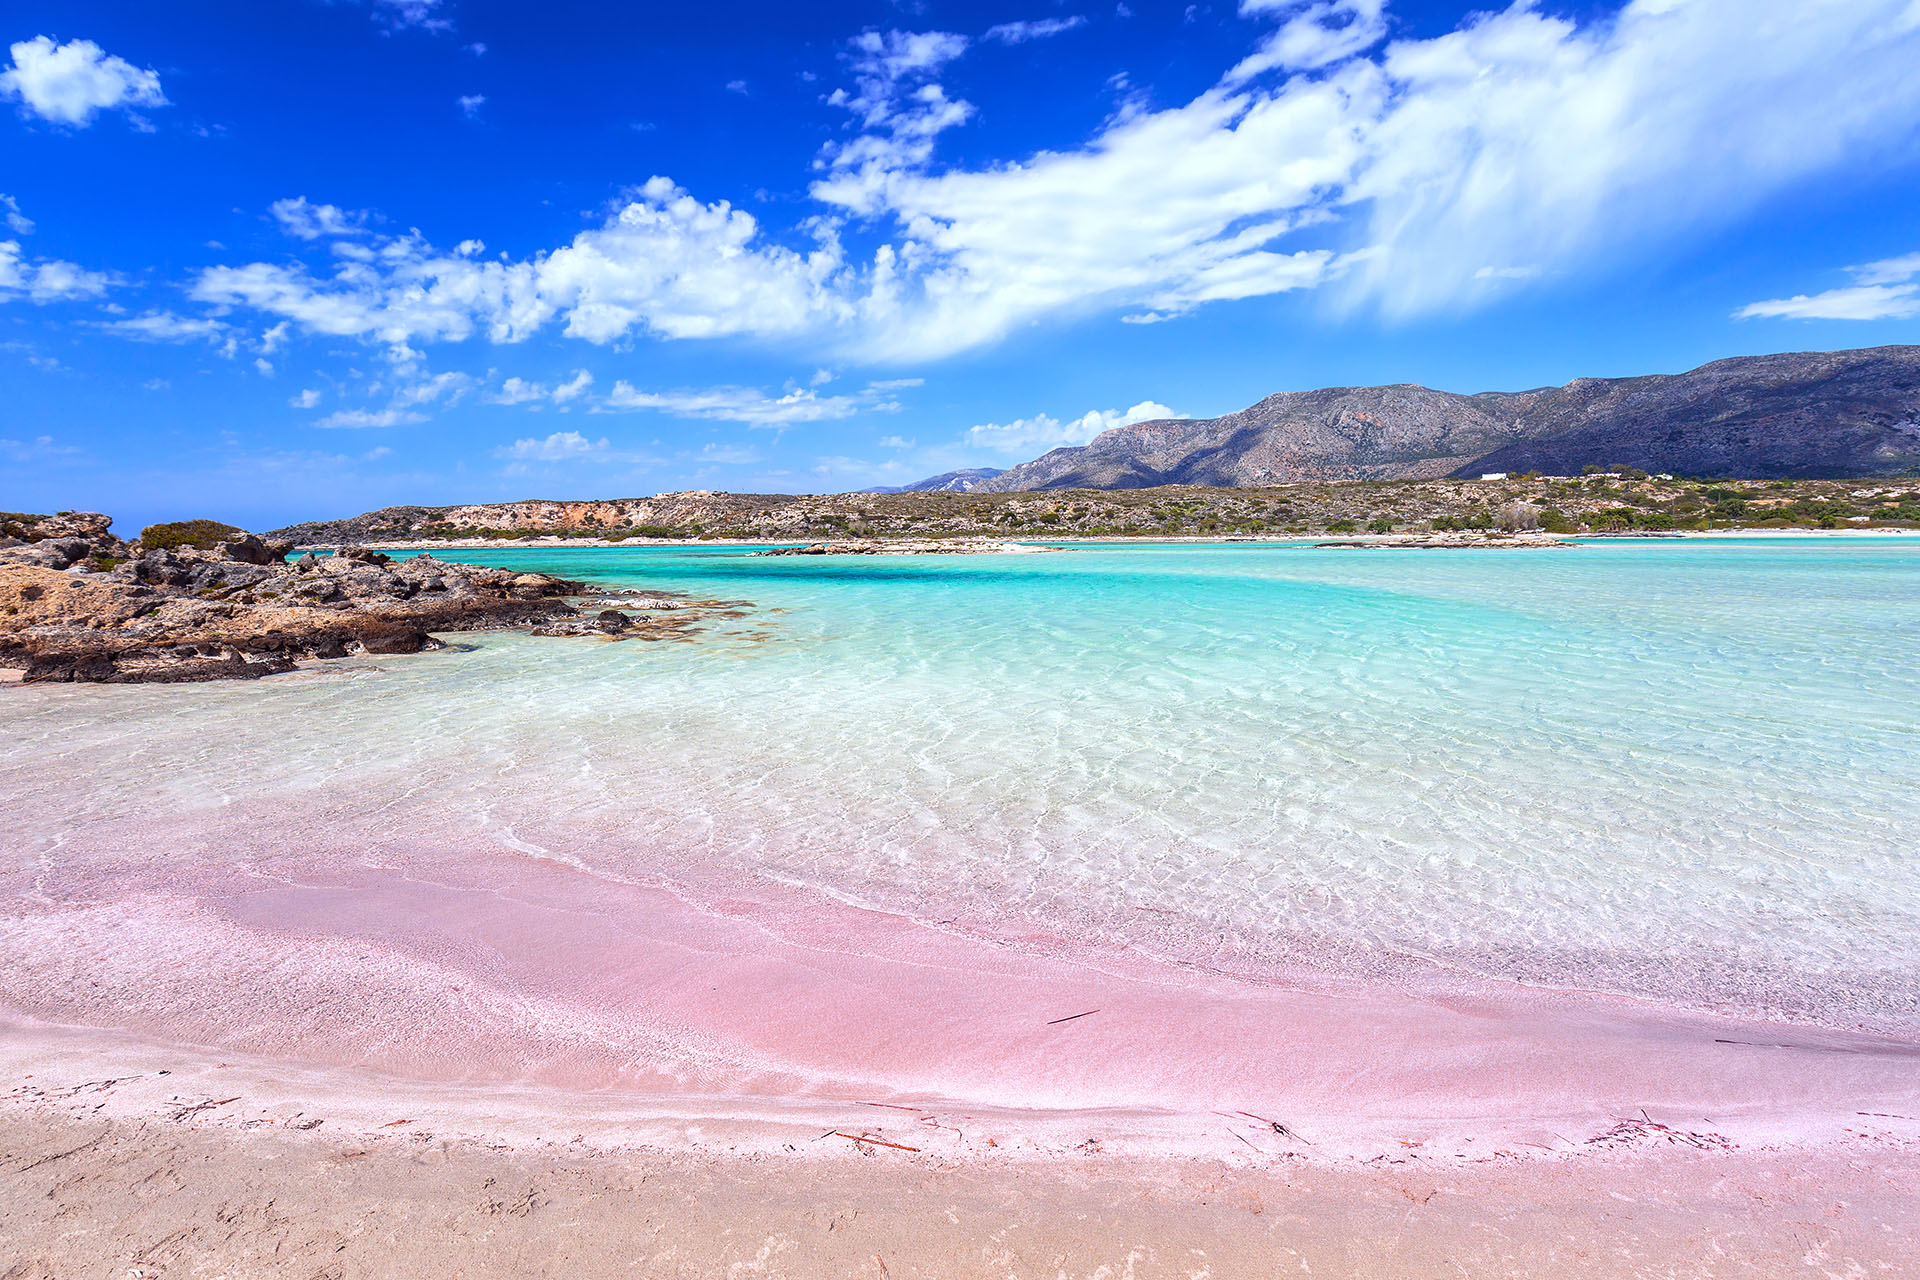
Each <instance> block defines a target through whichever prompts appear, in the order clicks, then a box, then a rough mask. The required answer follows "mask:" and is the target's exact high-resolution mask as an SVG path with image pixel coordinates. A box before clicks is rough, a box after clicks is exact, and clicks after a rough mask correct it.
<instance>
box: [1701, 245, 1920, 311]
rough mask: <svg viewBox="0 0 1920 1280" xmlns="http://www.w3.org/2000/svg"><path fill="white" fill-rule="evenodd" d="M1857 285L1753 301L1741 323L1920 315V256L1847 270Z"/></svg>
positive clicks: (1889, 260)
mask: <svg viewBox="0 0 1920 1280" xmlns="http://www.w3.org/2000/svg"><path fill="white" fill-rule="evenodd" d="M1847 273H1848V274H1849V275H1851V276H1852V277H1853V279H1854V283H1853V284H1851V285H1849V286H1846V287H1843V288H1839V289H1828V290H1826V291H1825V292H1824V293H1815V294H1804V293H1800V294H1795V295H1794V296H1793V297H1791V298H1774V299H1771V300H1769V301H1766V302H1750V303H1748V304H1747V305H1746V306H1744V307H1742V308H1740V309H1739V310H1738V311H1736V312H1734V313H1733V314H1734V317H1735V318H1736V319H1739V320H1755V319H1770V320H1905V319H1908V318H1910V317H1912V316H1920V253H1909V254H1906V255H1904V256H1902V257H1898V258H1884V259H1882V260H1881V261H1879V262H1869V263H1866V264H1865V265H1864V266H1858V267H1848V268H1847Z"/></svg>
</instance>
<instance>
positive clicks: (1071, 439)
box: [881, 400, 1184, 454]
mask: <svg viewBox="0 0 1920 1280" xmlns="http://www.w3.org/2000/svg"><path fill="white" fill-rule="evenodd" d="M1183 416H1184V415H1182V414H1178V413H1175V412H1174V411H1173V410H1171V409H1169V408H1167V406H1165V405H1163V404H1159V403H1157V402H1155V401H1152V400H1142V401H1141V402H1140V403H1139V404H1136V405H1134V406H1133V407H1132V408H1131V409H1128V410H1126V411H1125V412H1122V411H1121V410H1119V409H1094V410H1091V411H1089V412H1087V413H1084V414H1082V415H1080V416H1079V417H1078V418H1073V419H1070V420H1068V421H1066V422H1062V421H1060V420H1059V419H1058V418H1053V417H1049V416H1048V415H1046V414H1044V413H1037V414H1035V415H1034V416H1033V417H1031V418H1015V419H1014V420H1013V421H1012V422H1008V423H1004V424H1002V423H997V422H989V423H984V424H982V425H980V426H977V427H974V428H972V429H971V430H969V431H968V432H967V443H968V444H969V445H972V446H976V447H984V448H988V449H995V450H998V451H1000V452H1002V453H1019V454H1031V453H1035V452H1038V451H1043V450H1047V449H1058V448H1059V447H1061V446H1062V445H1070V444H1085V443H1086V442H1087V441H1089V440H1091V439H1093V438H1094V437H1095V436H1097V435H1099V434H1100V433H1101V432H1102V431H1109V430H1112V429H1113V428H1114V427H1129V426H1132V425H1133V424H1134V423H1136V422H1153V421H1156V420H1158V419H1161V418H1179V417H1183ZM881 443H883V444H884V443H885V441H882V442H881Z"/></svg>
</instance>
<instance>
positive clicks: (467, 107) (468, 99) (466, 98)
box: [459, 93, 487, 120]
mask: <svg viewBox="0 0 1920 1280" xmlns="http://www.w3.org/2000/svg"><path fill="white" fill-rule="evenodd" d="M459 102H460V114H461V115H464V116H465V117H466V118H467V119H469V120H478V119H479V118H480V108H482V107H484V106H486V105H487V95H486V94H484V93H463V94H461V95H460V99H459Z"/></svg>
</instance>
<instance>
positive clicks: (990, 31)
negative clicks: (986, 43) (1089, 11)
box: [986, 13, 1087, 44]
mask: <svg viewBox="0 0 1920 1280" xmlns="http://www.w3.org/2000/svg"><path fill="white" fill-rule="evenodd" d="M1086 25H1087V20H1086V18H1084V17H1082V16H1081V15H1080V14H1077V13H1076V14H1074V15H1073V16H1072V17H1070V18H1040V19H1037V20H1035V21H1032V22H1003V23H1001V24H1000V25H999V26H995V27H988V28H987V35H986V38H987V39H989V40H995V41H998V42H999V43H1001V44H1025V43H1027V41H1029V40H1045V39H1046V38H1047V37H1049V36H1057V35H1059V34H1061V33H1062V32H1065V31H1071V30H1073V29H1074V28H1075V27H1084V26H1086Z"/></svg>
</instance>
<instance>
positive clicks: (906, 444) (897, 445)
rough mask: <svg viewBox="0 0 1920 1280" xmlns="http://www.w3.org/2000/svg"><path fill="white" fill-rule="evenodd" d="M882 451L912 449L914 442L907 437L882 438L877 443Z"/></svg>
mask: <svg viewBox="0 0 1920 1280" xmlns="http://www.w3.org/2000/svg"><path fill="white" fill-rule="evenodd" d="M876 443H877V444H879V446H880V447H881V448H882V449H911V448H913V441H911V440H909V439H907V438H906V437H905V436H881V437H880V439H879V440H878V441H877V442H876Z"/></svg>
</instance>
